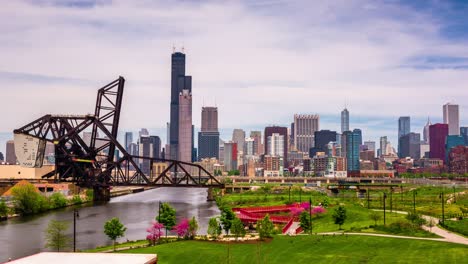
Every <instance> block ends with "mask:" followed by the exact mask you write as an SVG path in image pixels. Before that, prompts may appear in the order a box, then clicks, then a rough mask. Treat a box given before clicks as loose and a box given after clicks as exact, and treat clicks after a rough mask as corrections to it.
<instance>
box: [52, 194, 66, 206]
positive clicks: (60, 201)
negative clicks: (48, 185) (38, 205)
mask: <svg viewBox="0 0 468 264" xmlns="http://www.w3.org/2000/svg"><path fill="white" fill-rule="evenodd" d="M49 201H50V203H51V204H52V208H61V207H65V206H67V198H65V195H63V194H62V193H59V192H56V193H53V194H52V195H51V196H50V198H49Z"/></svg>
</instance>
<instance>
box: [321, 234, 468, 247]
mask: <svg viewBox="0 0 468 264" xmlns="http://www.w3.org/2000/svg"><path fill="white" fill-rule="evenodd" d="M318 235H353V236H377V237H392V238H404V239H416V240H432V241H439V242H451V241H447V240H446V239H445V238H428V237H411V236H397V235H387V234H376V233H344V232H326V233H318ZM453 243H457V242H453ZM460 244H464V243H460Z"/></svg>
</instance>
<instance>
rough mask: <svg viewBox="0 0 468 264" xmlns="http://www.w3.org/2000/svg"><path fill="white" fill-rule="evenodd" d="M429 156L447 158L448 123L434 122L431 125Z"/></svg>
mask: <svg viewBox="0 0 468 264" xmlns="http://www.w3.org/2000/svg"><path fill="white" fill-rule="evenodd" d="M429 133H430V135H431V137H430V139H429V148H430V151H429V157H430V158H431V159H441V160H445V140H446V139H447V136H448V125H447V124H434V125H431V126H430V127H429Z"/></svg>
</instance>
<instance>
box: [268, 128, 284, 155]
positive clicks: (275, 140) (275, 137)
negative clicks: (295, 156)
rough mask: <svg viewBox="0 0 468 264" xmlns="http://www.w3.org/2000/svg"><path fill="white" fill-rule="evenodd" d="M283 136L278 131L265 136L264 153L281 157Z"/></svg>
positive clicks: (282, 153)
mask: <svg viewBox="0 0 468 264" xmlns="http://www.w3.org/2000/svg"><path fill="white" fill-rule="evenodd" d="M284 142H285V137H284V135H281V134H279V133H273V134H271V136H268V138H267V143H266V146H267V151H266V152H265V155H270V156H277V157H283V155H284V147H285V146H284Z"/></svg>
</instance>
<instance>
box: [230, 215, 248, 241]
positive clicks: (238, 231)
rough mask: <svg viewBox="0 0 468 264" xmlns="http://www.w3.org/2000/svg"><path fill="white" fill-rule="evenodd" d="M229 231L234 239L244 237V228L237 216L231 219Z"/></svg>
mask: <svg viewBox="0 0 468 264" xmlns="http://www.w3.org/2000/svg"><path fill="white" fill-rule="evenodd" d="M231 231H232V233H233V234H234V236H235V237H236V240H237V238H238V237H244V236H245V228H244V224H243V223H242V221H241V220H240V219H239V218H237V217H236V218H235V219H234V220H232V226H231Z"/></svg>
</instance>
